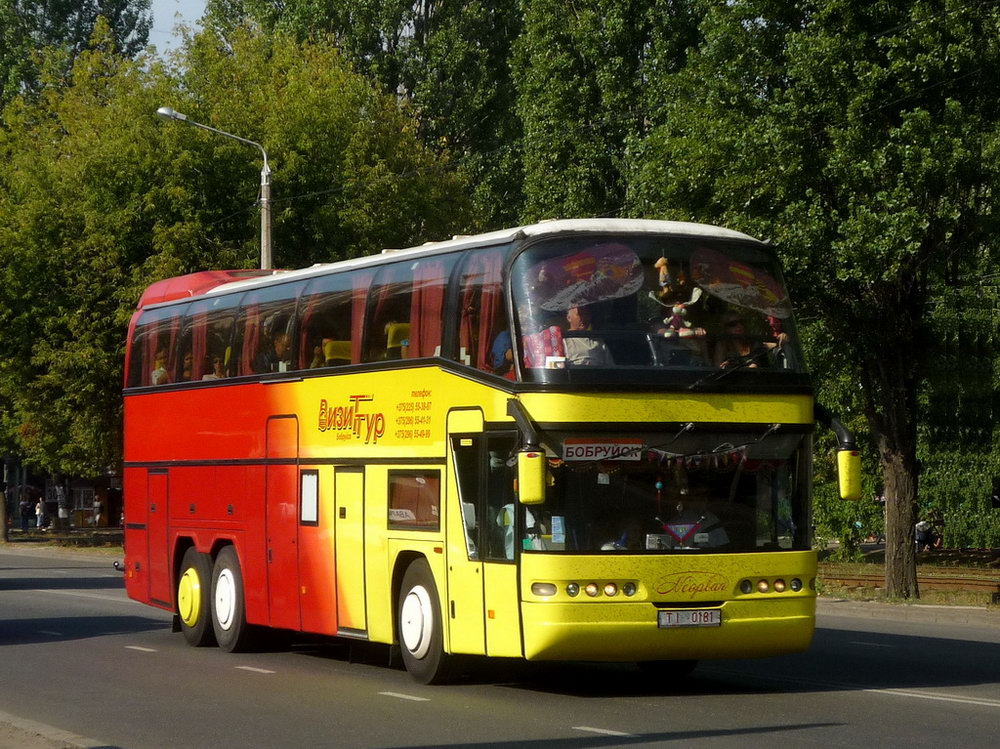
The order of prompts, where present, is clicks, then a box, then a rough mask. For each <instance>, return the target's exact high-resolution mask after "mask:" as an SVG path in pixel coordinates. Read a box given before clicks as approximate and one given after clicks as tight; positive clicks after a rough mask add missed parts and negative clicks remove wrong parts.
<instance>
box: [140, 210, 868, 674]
mask: <svg viewBox="0 0 1000 749" xmlns="http://www.w3.org/2000/svg"><path fill="white" fill-rule="evenodd" d="M124 398H125V435H126V436H125V453H124V457H125V501H126V508H125V523H126V525H125V538H126V546H125V549H126V555H125V572H126V575H125V576H126V587H127V590H128V594H129V595H130V596H131V597H132V598H134V599H136V600H138V601H142V602H145V603H148V604H151V605H153V606H157V607H160V608H162V609H164V610H167V611H171V612H174V613H175V615H176V618H175V621H176V622H177V625H178V627H179V628H180V630H181V631H182V632H183V634H184V636H185V637H186V638H187V640H188V642H190V643H191V644H192V645H207V644H212V643H217V644H218V645H219V646H220V647H222V648H223V649H225V650H229V651H236V650H240V649H243V648H246V647H247V646H248V644H249V643H250V642H251V637H252V635H253V634H254V633H255V630H258V629H260V628H278V629H284V630H292V631H297V632H309V633H318V634H323V635H330V636H336V637H342V638H352V639H356V640H366V641H371V642H378V643H387V644H390V645H397V646H398V647H399V648H400V651H401V653H402V656H403V661H404V663H405V665H406V668H407V669H408V670H409V671H410V672H411V674H412V675H413V676H414V678H416V679H417V680H419V681H422V682H428V683H429V682H435V681H441V680H443V679H445V678H446V677H447V675H448V672H449V668H450V667H451V666H452V665H453V664H454V662H455V660H456V658H455V656H459V655H463V654H470V655H482V656H499V657H517V658H526V659H529V660H565V659H572V660H585V661H635V662H638V663H640V664H643V665H644V666H648V665H652V666H653V667H656V668H661V669H664V670H667V669H673V671H675V672H676V671H681V670H684V669H688V668H690V667H692V665H693V664H694V663H695V662H696V661H697V660H698V659H711V658H733V657H740V658H743V657H748V656H766V655H773V654H778V653H789V652H794V651H799V650H802V649H804V648H806V647H807V646H808V645H809V642H810V639H811V637H812V633H813V628H814V620H815V595H816V593H815V576H816V555H815V553H814V552H813V551H812V549H811V539H810V526H811V522H810V520H811V519H810V490H811V480H812V469H811V465H812V457H811V453H812V435H813V431H814V424H815V421H816V415H815V414H816V407H815V405H814V400H813V389H812V385H811V382H810V379H809V376H808V375H807V373H806V371H805V369H804V367H803V361H802V355H801V351H800V348H799V345H798V340H797V336H796V329H795V324H794V319H793V316H792V308H791V304H790V300H789V298H788V295H787V293H786V290H785V286H784V283H783V281H782V278H781V273H780V270H779V267H778V264H777V261H776V259H775V256H774V254H773V252H772V250H771V248H770V247H769V246H768V245H767V244H766V243H763V242H760V241H757V240H755V239H753V238H751V237H749V236H746V235H744V234H741V233H738V232H734V231H729V230H726V229H721V228H716V227H712V226H705V225H700V224H689V223H675V222H661V221H645V220H618V219H616V220H610V219H588V220H566V221H550V222H543V223H540V224H536V225H533V226H523V227H519V228H516V229H511V230H507V231H498V232H494V233H491V234H484V235H480V236H474V237H456V238H454V239H452V240H450V241H445V242H439V243H434V244H427V245H423V246H421V247H416V248H412V249H407V250H392V251H385V252H383V253H382V254H380V255H377V256H372V257H365V258H360V259H355V260H348V261H344V262H339V263H333V264H328V265H316V266H313V267H310V268H306V269H303V270H298V271H290V272H262V271H246V272H226V271H210V272H204V273H195V274H192V275H189V276H184V277H181V278H175V279H169V280H166V281H162V282H159V283H156V284H153V285H152V286H151V287H150V288H149V289H148V290H147V291H146V292H145V293H144V295H143V297H142V299H141V300H140V302H139V305H138V309H137V311H136V313H135V316H134V318H133V320H132V323H131V326H130V330H129V346H128V355H127V361H126V382H125V391H124ZM841 435H842V440H841V441H842V445H841V447H842V448H843V450H842V453H841V455H842V456H843V458H842V462H843V465H842V467H843V468H844V469H845V470H844V471H842V475H843V476H844V477H845V479H846V480H847V481H846V483H847V484H848V485H847V486H846V488H844V493H845V494H852V493H856V492H857V480H858V479H857V474H856V470H857V465H856V464H857V457H856V456H857V453H856V452H855V451H854V446H853V444H851V438H850V436H849V434H848V433H846V432H841Z"/></svg>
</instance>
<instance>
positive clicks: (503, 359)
mask: <svg viewBox="0 0 1000 749" xmlns="http://www.w3.org/2000/svg"><path fill="white" fill-rule="evenodd" d="M490 364H491V365H492V367H493V374H498V375H500V376H501V377H506V378H507V379H508V380H513V379H514V342H513V340H512V339H511V336H510V331H509V330H501V331H500V333H499V334H497V337H496V338H494V339H493V348H492V350H491V351H490Z"/></svg>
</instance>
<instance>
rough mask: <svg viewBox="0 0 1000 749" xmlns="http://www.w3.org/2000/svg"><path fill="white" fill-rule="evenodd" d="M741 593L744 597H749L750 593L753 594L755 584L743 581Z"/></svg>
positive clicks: (741, 582)
mask: <svg viewBox="0 0 1000 749" xmlns="http://www.w3.org/2000/svg"><path fill="white" fill-rule="evenodd" d="M740 593H743V594H744V595H749V594H750V593H753V583H752V582H750V581H749V580H741V581H740Z"/></svg>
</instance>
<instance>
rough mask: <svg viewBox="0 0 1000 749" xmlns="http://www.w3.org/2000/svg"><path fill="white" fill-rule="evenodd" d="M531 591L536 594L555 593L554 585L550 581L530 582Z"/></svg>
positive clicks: (547, 594) (546, 594) (548, 594)
mask: <svg viewBox="0 0 1000 749" xmlns="http://www.w3.org/2000/svg"><path fill="white" fill-rule="evenodd" d="M531 592H532V593H534V594H535V595H536V596H554V595H555V594H556V586H555V585H553V584H552V583H532V584H531Z"/></svg>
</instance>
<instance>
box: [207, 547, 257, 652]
mask: <svg viewBox="0 0 1000 749" xmlns="http://www.w3.org/2000/svg"><path fill="white" fill-rule="evenodd" d="M212 629H213V630H214V632H215V639H216V641H217V642H218V643H219V647H220V648H222V649H223V650H225V651H226V652H227V653H240V652H244V651H246V650H249V649H250V647H251V640H252V637H251V635H252V630H251V628H250V625H248V624H247V614H246V601H245V599H244V596H243V573H242V572H241V571H240V560H239V558H238V557H237V556H236V551H235V549H233V547H232V546H226V547H223V549H222V550H221V551H220V552H219V555H218V556H217V557H216V558H215V568H214V569H213V571H212Z"/></svg>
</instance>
